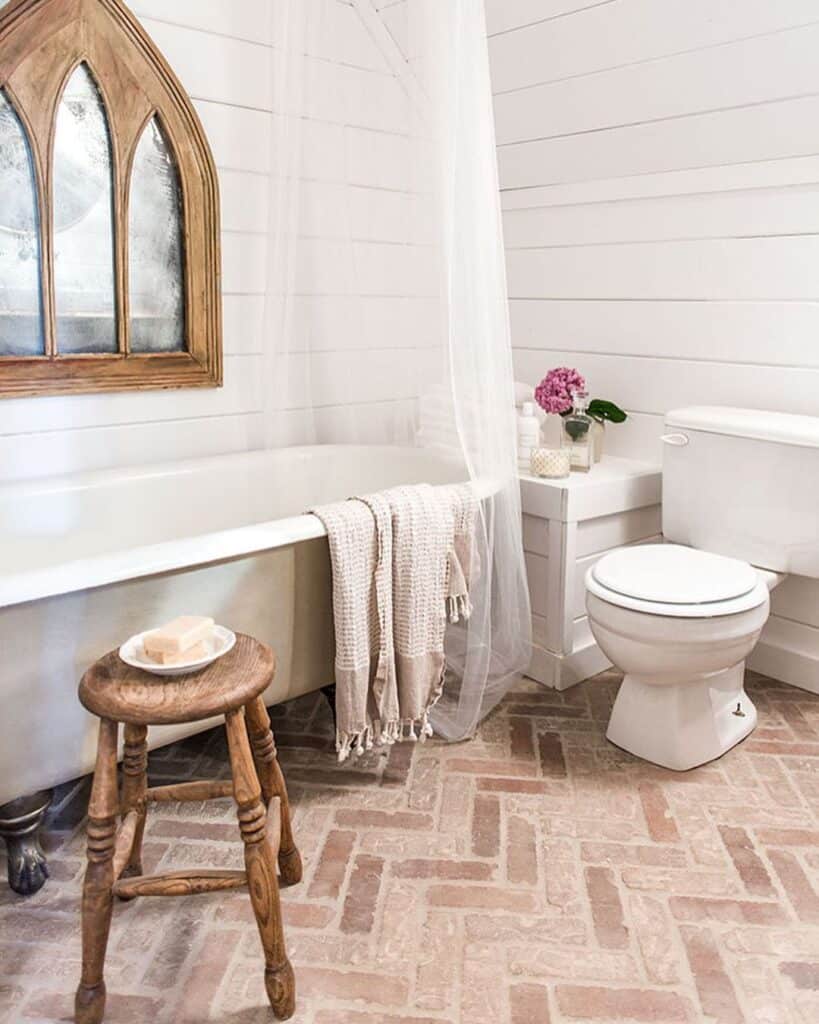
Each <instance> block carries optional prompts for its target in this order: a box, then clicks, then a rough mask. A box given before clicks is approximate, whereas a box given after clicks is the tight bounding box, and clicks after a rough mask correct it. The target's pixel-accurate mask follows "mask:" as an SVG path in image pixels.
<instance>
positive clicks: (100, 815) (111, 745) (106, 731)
mask: <svg viewBox="0 0 819 1024" xmlns="http://www.w3.org/2000/svg"><path fill="white" fill-rule="evenodd" d="M118 731H119V730H118V726H117V723H116V722H111V721H108V720H106V719H103V720H102V721H101V722H100V733H99V741H98V745H97V765H96V768H95V770H94V784H93V786H92V788H91V802H90V803H89V805H88V867H87V869H86V872H85V883H84V886H83V892H82V979H81V981H80V986H79V988H78V989H77V996H76V1000H75V1004H74V1007H75V1014H76V1016H75V1019H76V1021H77V1024H99V1022H100V1021H101V1020H102V1016H103V1013H104V1012H105V982H104V981H103V968H104V965H105V949H106V946H107V945H108V932H109V929H110V927H111V907H112V902H113V896H112V887H113V884H114V838H115V835H116V830H117V811H118V810H119V799H118V794H117V734H118Z"/></svg>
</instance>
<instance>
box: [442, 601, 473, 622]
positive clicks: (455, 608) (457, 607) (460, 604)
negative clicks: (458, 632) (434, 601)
mask: <svg viewBox="0 0 819 1024" xmlns="http://www.w3.org/2000/svg"><path fill="white" fill-rule="evenodd" d="M446 608H447V617H448V618H449V621H450V622H452V623H453V624H454V623H457V622H460V621H461V619H463V621H464V622H467V621H468V620H469V618H470V616H471V615H472V611H473V608H472V602H471V601H470V600H469V594H459V595H458V596H457V597H448V598H447V599H446Z"/></svg>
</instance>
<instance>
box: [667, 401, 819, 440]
mask: <svg viewBox="0 0 819 1024" xmlns="http://www.w3.org/2000/svg"><path fill="white" fill-rule="evenodd" d="M665 422H666V426H667V427H675V428H683V429H688V430H701V431H703V432H705V433H708V434H725V435H728V436H729V437H747V438H751V439H753V440H757V441H773V442H775V443H777V444H792V445H798V446H800V447H803V448H819V416H796V415H794V414H792V413H787V412H765V411H763V410H762V409H733V408H730V407H728V406H721V405H692V406H689V407H687V408H685V409H674V410H672V411H671V412H669V413H667V414H666V417H665Z"/></svg>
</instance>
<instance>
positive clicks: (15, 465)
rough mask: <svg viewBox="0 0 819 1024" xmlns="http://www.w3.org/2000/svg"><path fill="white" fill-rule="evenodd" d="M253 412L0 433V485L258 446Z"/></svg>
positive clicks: (257, 418)
mask: <svg viewBox="0 0 819 1024" xmlns="http://www.w3.org/2000/svg"><path fill="white" fill-rule="evenodd" d="M263 442H264V434H263V423H262V416H261V414H259V413H248V414H241V413H239V414H236V415H232V416H206V417H203V418H201V419H190V420H176V421H173V420H170V421H167V420H158V421H157V422H155V423H126V424H121V425H118V426H112V427H105V426H99V427H94V428H91V429H83V430H70V429H67V430H59V431H46V432H43V433H40V434H26V435H24V436H17V437H0V483H8V482H10V481H12V480H30V479H33V478H35V477H42V476H52V475H55V474H59V475H63V474H67V473H84V472H88V471H91V470H102V469H115V468H116V469H122V468H124V467H126V466H140V465H146V464H150V463H154V462H158V461H161V462H172V461H175V460H177V459H192V458H198V457H201V456H209V455H226V454H228V453H231V452H242V451H248V450H251V449H254V448H260V447H262V445H263Z"/></svg>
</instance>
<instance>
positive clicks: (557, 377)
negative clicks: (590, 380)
mask: <svg viewBox="0 0 819 1024" xmlns="http://www.w3.org/2000/svg"><path fill="white" fill-rule="evenodd" d="M585 390H586V381H585V380H584V379H583V377H581V375H580V374H579V373H578V372H577V370H573V369H571V368H570V367H568V366H557V367H555V369H554V370H549V372H548V373H547V374H546V376H545V377H544V378H543V380H542V381H541V382H540V384H538V386H537V387H536V388H535V401H536V402H537V404H538V405H539V406H540V408H541V409H544V410H545V411H546V412H549V413H557V414H561V413H564V412H570V411H571V408H572V392H573V391H585Z"/></svg>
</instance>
